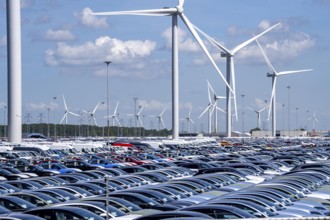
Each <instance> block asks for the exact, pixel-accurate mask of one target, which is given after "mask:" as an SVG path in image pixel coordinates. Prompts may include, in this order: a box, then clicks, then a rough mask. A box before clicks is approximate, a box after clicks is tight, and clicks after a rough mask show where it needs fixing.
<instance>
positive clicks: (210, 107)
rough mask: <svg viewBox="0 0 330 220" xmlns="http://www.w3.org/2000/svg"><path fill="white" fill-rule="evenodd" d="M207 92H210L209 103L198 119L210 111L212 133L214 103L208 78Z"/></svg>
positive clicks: (209, 120) (209, 123) (209, 125)
mask: <svg viewBox="0 0 330 220" xmlns="http://www.w3.org/2000/svg"><path fill="white" fill-rule="evenodd" d="M207 94H208V99H209V103H208V104H207V106H206V108H205V109H204V111H203V112H202V114H200V115H199V117H198V119H200V118H201V117H202V116H203V115H204V114H205V113H206V112H208V133H209V134H210V133H211V130H212V129H211V127H212V124H211V118H212V112H213V110H214V108H213V106H214V104H213V103H212V98H211V93H210V83H209V81H208V80H207Z"/></svg>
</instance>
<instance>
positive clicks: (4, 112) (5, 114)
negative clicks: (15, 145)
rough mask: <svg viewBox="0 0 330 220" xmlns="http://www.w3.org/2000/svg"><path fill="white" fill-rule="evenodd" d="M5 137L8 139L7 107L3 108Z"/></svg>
mask: <svg viewBox="0 0 330 220" xmlns="http://www.w3.org/2000/svg"><path fill="white" fill-rule="evenodd" d="M3 108H4V111H3V137H4V139H6V138H7V128H6V116H7V105H5V106H3Z"/></svg>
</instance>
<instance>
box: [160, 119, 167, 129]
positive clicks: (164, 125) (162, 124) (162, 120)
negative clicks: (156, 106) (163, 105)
mask: <svg viewBox="0 0 330 220" xmlns="http://www.w3.org/2000/svg"><path fill="white" fill-rule="evenodd" d="M160 121H161V122H162V125H163V127H164V128H166V126H165V123H164V120H163V118H160Z"/></svg>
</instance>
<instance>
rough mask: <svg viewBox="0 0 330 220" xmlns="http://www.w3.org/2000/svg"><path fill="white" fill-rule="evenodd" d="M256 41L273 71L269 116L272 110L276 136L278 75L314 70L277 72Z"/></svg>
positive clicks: (273, 134)
mask: <svg viewBox="0 0 330 220" xmlns="http://www.w3.org/2000/svg"><path fill="white" fill-rule="evenodd" d="M256 42H257V44H258V45H259V48H260V50H261V53H262V55H263V56H264V58H265V60H266V63H267V65H268V67H269V69H270V71H271V73H267V77H272V94H271V97H270V102H269V103H270V105H271V108H269V111H268V118H270V112H272V136H273V137H275V136H276V80H277V77H279V76H284V75H288V74H292V73H302V72H308V71H312V69H305V70H291V71H281V72H277V71H276V70H275V68H274V67H273V65H272V64H271V63H270V61H269V59H268V57H267V55H266V53H265V52H264V50H263V49H262V47H261V45H260V43H259V42H258V40H256Z"/></svg>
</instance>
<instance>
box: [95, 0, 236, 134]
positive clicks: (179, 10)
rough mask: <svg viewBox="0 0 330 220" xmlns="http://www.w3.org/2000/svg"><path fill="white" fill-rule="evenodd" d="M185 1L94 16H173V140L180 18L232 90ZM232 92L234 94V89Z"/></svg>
mask: <svg viewBox="0 0 330 220" xmlns="http://www.w3.org/2000/svg"><path fill="white" fill-rule="evenodd" d="M183 5H184V0H179V4H178V5H177V6H175V7H164V8H161V9H150V10H135V11H117V12H97V13H93V14H94V15H142V16H171V17H172V139H178V138H179V48H178V45H179V38H178V17H180V18H181V20H182V21H183V23H184V24H185V25H186V27H187V28H188V30H189V31H190V32H191V34H192V35H193V36H194V38H195V40H196V41H197V42H198V44H199V45H200V47H201V48H202V50H203V51H204V53H205V54H206V56H207V57H208V58H209V60H210V61H211V63H212V65H213V66H214V68H215V69H216V71H217V73H218V74H219V75H220V76H221V78H222V80H223V81H224V82H225V84H226V85H227V86H228V87H229V88H230V85H229V84H228V83H227V81H226V79H225V78H224V76H223V75H222V73H221V71H220V69H219V68H218V66H217V65H216V63H215V62H214V60H213V58H212V56H211V54H210V53H209V51H208V50H207V48H206V46H205V45H204V43H203V41H202V39H201V38H200V37H199V35H198V33H197V32H196V30H195V28H194V26H193V24H192V23H191V22H190V21H189V19H188V18H187V17H186V16H185V14H184V13H183V11H184V10H183ZM230 91H231V92H233V90H232V88H230Z"/></svg>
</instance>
